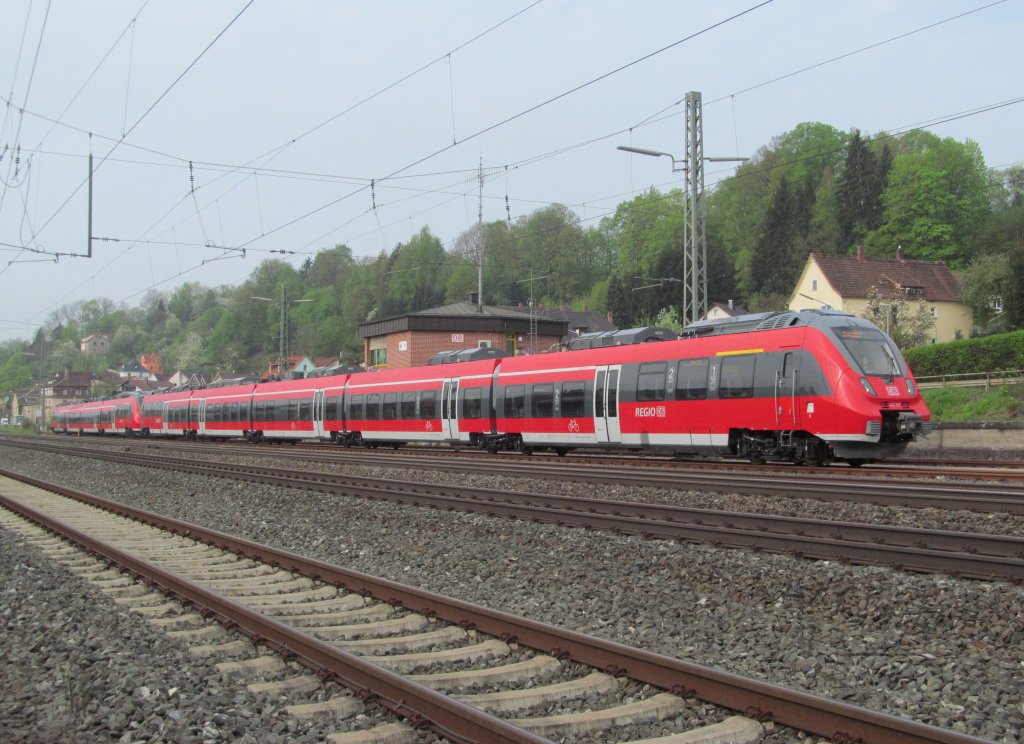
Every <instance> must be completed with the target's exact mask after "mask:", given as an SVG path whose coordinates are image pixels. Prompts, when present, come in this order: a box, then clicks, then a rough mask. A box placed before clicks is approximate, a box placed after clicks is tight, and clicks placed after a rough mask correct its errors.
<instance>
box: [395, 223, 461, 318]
mask: <svg viewBox="0 0 1024 744" xmlns="http://www.w3.org/2000/svg"><path fill="white" fill-rule="evenodd" d="M449 270H450V267H449V266H448V255H447V254H446V253H445V250H444V246H443V245H441V241H440V240H438V239H437V238H436V237H434V236H433V235H431V233H430V230H428V229H427V228H425V227H424V228H423V229H422V230H420V232H419V234H418V235H415V236H414V237H413V238H411V239H410V240H409V242H408V243H404V244H399V245H398V247H396V248H395V250H394V251H392V253H391V256H390V257H389V258H388V276H387V292H386V294H385V296H384V298H383V302H382V307H381V311H382V312H383V313H384V315H385V316H388V315H398V314H400V313H408V312H414V311H416V310H425V309H426V308H428V307H434V306H437V305H440V304H441V303H442V302H444V292H445V287H446V285H447V283H448V272H449Z"/></svg>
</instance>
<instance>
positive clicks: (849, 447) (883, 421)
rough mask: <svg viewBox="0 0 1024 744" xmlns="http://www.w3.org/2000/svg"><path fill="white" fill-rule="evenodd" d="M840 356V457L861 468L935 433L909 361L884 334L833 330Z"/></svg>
mask: <svg viewBox="0 0 1024 744" xmlns="http://www.w3.org/2000/svg"><path fill="white" fill-rule="evenodd" d="M828 335H829V337H830V340H831V342H832V343H831V346H832V348H833V349H834V350H835V353H836V354H838V355H840V356H841V358H842V363H841V364H840V365H839V367H840V370H841V372H840V374H839V375H838V379H837V381H836V393H835V416H836V431H835V432H834V433H832V434H831V435H830V436H829V437H828V439H829V442H830V444H831V447H832V450H833V452H834V453H835V456H836V457H838V458H840V459H844V460H847V461H849V462H850V463H851V464H854V465H857V464H860V463H863V462H869V461H872V460H876V459H881V458H885V457H892V456H894V455H899V454H901V453H902V452H904V451H905V450H906V448H907V446H908V445H909V444H910V443H911V442H913V441H915V440H917V439H918V438H921V437H927V436H928V434H929V433H930V432H931V420H930V419H931V414H930V412H929V411H928V407H927V405H926V404H925V402H924V399H923V398H922V397H921V393H920V391H919V390H918V388H917V384H916V382H915V380H914V377H913V375H912V373H911V371H910V369H909V367H908V366H907V363H906V360H905V359H904V358H903V355H902V354H901V353H900V351H899V348H898V347H897V346H896V344H895V343H894V342H893V341H892V339H891V338H889V337H888V336H887V335H886V334H884V333H883V332H882V331H881V330H879V329H877V328H875V327H874V326H872V325H870V324H868V323H867V321H863V324H860V323H858V324H856V325H854V324H851V325H849V326H836V327H832V328H830V329H829V331H828Z"/></svg>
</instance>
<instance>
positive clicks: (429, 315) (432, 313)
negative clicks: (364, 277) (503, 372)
mask: <svg viewBox="0 0 1024 744" xmlns="http://www.w3.org/2000/svg"><path fill="white" fill-rule="evenodd" d="M568 327H569V323H568V321H566V320H556V319H552V318H546V317H544V316H543V315H541V314H539V313H537V314H533V315H531V314H530V312H529V310H528V309H527V310H525V311H523V310H518V309H517V310H511V309H508V308H501V307H491V306H488V305H477V304H475V303H473V302H456V303H453V304H451V305H443V306H441V307H434V308H430V309H428V310H420V311H419V312H415V313H409V314H407V315H400V316H396V317H393V318H385V319H383V320H374V321H370V322H369V323H362V324H360V326H359V335H360V336H361V337H362V338H363V359H364V366H365V367H366V369H373V368H380V369H383V368H388V369H400V368H405V367H418V366H422V365H424V364H426V363H427V360H429V359H430V357H432V356H434V354H437V353H439V352H442V351H455V350H458V349H468V348H475V347H480V346H489V347H492V348H498V349H501V350H503V351H504V352H505V353H506V354H508V355H509V356H516V355H521V354H530V353H534V354H542V353H545V352H548V351H557V350H558V349H559V346H560V342H561V340H562V338H563V337H565V335H566V333H567V330H568Z"/></svg>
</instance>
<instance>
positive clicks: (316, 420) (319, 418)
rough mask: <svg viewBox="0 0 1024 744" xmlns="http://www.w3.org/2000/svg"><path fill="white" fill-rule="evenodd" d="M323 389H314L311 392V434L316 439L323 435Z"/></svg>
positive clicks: (321, 437)
mask: <svg viewBox="0 0 1024 744" xmlns="http://www.w3.org/2000/svg"><path fill="white" fill-rule="evenodd" d="M325 405H326V404H325V402H324V391H323V390H315V391H314V392H313V436H315V437H317V438H318V439H323V437H324V435H325V434H324V406H325Z"/></svg>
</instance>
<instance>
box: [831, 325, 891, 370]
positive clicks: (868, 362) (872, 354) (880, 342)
mask: <svg viewBox="0 0 1024 744" xmlns="http://www.w3.org/2000/svg"><path fill="white" fill-rule="evenodd" d="M834 332H835V334H836V336H838V337H839V340H840V341H842V343H843V346H845V347H846V350H847V351H849V352H850V354H851V355H852V356H853V358H854V359H856V360H857V363H858V364H859V365H860V371H861V373H862V374H865V375H874V376H878V377H889V376H896V375H901V374H903V372H902V371H901V370H902V367H903V365H901V364H900V361H899V356H898V354H894V353H893V351H892V349H891V348H889V344H888V342H887V341H886V338H885V336H883V335H882V332H881V331H877V330H875V329H873V328H835V329H834Z"/></svg>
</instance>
